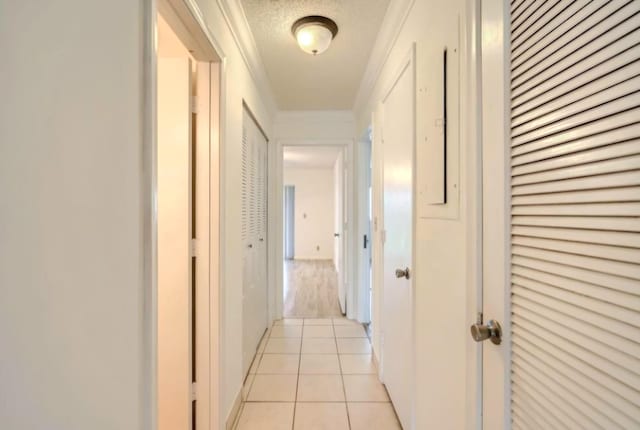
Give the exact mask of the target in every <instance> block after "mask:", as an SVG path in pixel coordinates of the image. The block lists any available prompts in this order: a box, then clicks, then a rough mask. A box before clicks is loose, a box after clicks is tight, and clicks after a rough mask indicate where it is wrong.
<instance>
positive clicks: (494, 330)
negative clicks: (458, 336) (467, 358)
mask: <svg viewBox="0 0 640 430" xmlns="http://www.w3.org/2000/svg"><path fill="white" fill-rule="evenodd" d="M471 337H472V338H473V340H475V341H476V342H483V341H485V340H487V339H491V342H493V344H494V345H500V342H502V327H500V323H499V322H498V321H494V320H489V322H487V324H486V325H485V324H479V323H476V324H474V325H472V326H471Z"/></svg>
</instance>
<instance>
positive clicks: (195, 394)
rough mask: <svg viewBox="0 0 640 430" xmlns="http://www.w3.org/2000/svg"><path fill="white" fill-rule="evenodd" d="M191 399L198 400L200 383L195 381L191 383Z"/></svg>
mask: <svg viewBox="0 0 640 430" xmlns="http://www.w3.org/2000/svg"><path fill="white" fill-rule="evenodd" d="M191 400H192V401H193V400H198V385H197V384H196V383H195V382H192V383H191Z"/></svg>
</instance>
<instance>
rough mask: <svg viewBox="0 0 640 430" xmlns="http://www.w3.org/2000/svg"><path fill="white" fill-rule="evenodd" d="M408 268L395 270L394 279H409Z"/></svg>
mask: <svg viewBox="0 0 640 430" xmlns="http://www.w3.org/2000/svg"><path fill="white" fill-rule="evenodd" d="M409 277H410V274H409V268H408V267H405V268H404V269H396V278H407V279H409Z"/></svg>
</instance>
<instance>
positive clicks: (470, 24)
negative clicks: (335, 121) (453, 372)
mask: <svg viewBox="0 0 640 430" xmlns="http://www.w3.org/2000/svg"><path fill="white" fill-rule="evenodd" d="M480 18H481V17H480V0H466V2H465V11H464V13H463V16H462V19H461V22H462V26H461V34H460V79H461V88H460V92H461V94H463V95H464V96H463V97H462V99H466V100H467V103H465V106H464V107H462V108H461V109H460V124H461V128H462V130H463V131H462V133H463V134H462V135H461V136H460V139H461V142H460V152H463V151H464V152H465V153H466V154H467V156H466V157H461V160H463V162H465V163H467V164H466V165H462V166H461V167H460V170H461V171H466V172H467V176H466V183H465V184H463V185H462V186H464V187H465V188H466V190H467V191H466V193H465V196H466V204H465V203H463V202H461V203H460V205H461V208H460V210H461V213H462V214H463V215H462V216H463V219H464V220H465V224H466V225H465V228H466V234H467V237H466V267H467V274H466V278H467V304H466V309H467V311H466V314H467V315H466V317H467V325H468V326H471V325H472V324H474V323H475V322H476V318H477V314H478V312H482V148H481V145H482V109H481V102H482V97H481V96H482V94H481V85H482V81H481V79H482V78H481V74H480V72H481V70H480V68H481V64H480V61H481V52H480V37H481V33H480ZM482 348H483V344H482V343H477V342H474V341H473V340H472V339H471V337H470V336H469V337H467V344H466V349H467V351H466V355H467V370H466V372H467V376H466V386H467V390H466V399H465V401H466V407H465V411H466V415H467V416H466V425H467V427H466V428H468V429H470V430H471V429H475V430H481V429H482Z"/></svg>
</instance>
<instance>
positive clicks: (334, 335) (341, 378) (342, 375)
mask: <svg viewBox="0 0 640 430" xmlns="http://www.w3.org/2000/svg"><path fill="white" fill-rule="evenodd" d="M331 327H332V329H333V340H334V342H335V343H336V353H337V356H338V367H339V368H340V380H341V381H342V393H343V394H344V408H345V409H346V411H347V427H348V428H349V430H351V417H349V403H348V402H347V387H346V386H345V384H344V373H343V371H342V360H340V350H339V349H338V337H337V336H336V325H335V322H334V321H333V318H332V319H331Z"/></svg>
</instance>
